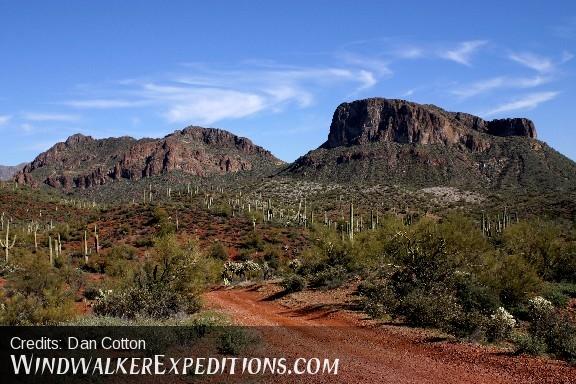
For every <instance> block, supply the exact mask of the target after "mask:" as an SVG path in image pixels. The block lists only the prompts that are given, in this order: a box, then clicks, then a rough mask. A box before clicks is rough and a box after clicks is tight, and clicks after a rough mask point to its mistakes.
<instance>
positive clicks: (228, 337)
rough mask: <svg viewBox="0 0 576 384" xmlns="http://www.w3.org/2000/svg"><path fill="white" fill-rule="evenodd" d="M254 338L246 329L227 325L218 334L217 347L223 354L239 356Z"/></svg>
mask: <svg viewBox="0 0 576 384" xmlns="http://www.w3.org/2000/svg"><path fill="white" fill-rule="evenodd" d="M251 342H252V340H251V338H250V337H249V336H248V334H247V333H246V331H245V330H244V329H241V328H232V327H226V328H224V330H223V332H222V333H221V334H220V335H219V336H218V344H217V349H218V352H219V353H221V354H223V355H233V356H237V355H239V354H240V353H242V351H244V349H245V348H246V347H247V346H248V345H249V344H251Z"/></svg>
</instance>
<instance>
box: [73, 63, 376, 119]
mask: <svg viewBox="0 0 576 384" xmlns="http://www.w3.org/2000/svg"><path fill="white" fill-rule="evenodd" d="M251 65H252V66H251V67H248V68H240V69H238V68H236V69H218V68H213V67H212V68H209V67H207V66H203V65H201V64H193V65H189V66H188V67H189V68H188V70H187V71H183V72H181V73H179V74H172V75H169V76H164V78H158V79H156V80H153V81H151V80H150V79H146V80H138V79H130V80H126V81H120V82H118V84H117V88H115V89H109V90H105V91H101V93H100V94H99V95H98V96H97V97H95V98H86V99H77V100H67V101H65V102H63V104H65V105H67V106H70V107H74V108H85V109H111V108H139V107H144V106H146V107H154V108H157V109H159V113H160V115H161V116H163V117H164V118H165V119H166V120H167V121H169V122H178V123H180V122H181V123H199V124H212V123H214V122H217V121H220V120H224V119H237V118H244V117H247V116H251V115H254V114H256V113H259V112H262V111H270V112H277V111H280V110H282V109H283V108H284V107H285V106H287V105H290V104H292V105H295V106H297V107H299V108H306V107H308V106H310V105H312V104H313V103H314V100H315V97H316V94H317V93H319V92H322V91H326V90H330V89H332V88H336V87H339V86H343V85H347V86H352V87H353V88H354V89H355V91H356V92H360V91H362V90H365V89H368V88H371V87H373V86H374V85H376V84H377V83H378V81H379V79H380V78H381V77H382V76H383V73H384V72H385V71H384V70H383V68H380V70H379V71H377V70H376V69H371V68H369V67H370V66H371V65H376V64H375V63H371V64H369V65H367V66H365V67H364V68H362V67H360V66H359V65H358V66H349V67H321V68H313V67H312V68H310V67H291V66H281V65H275V64H272V63H267V64H266V65H265V66H262V65H259V64H251Z"/></svg>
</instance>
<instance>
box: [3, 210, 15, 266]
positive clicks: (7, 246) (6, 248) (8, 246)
mask: <svg viewBox="0 0 576 384" xmlns="http://www.w3.org/2000/svg"><path fill="white" fill-rule="evenodd" d="M14 244H16V235H14V238H13V239H12V244H10V220H7V222H6V240H4V241H2V240H0V246H2V248H4V251H5V252H6V262H8V258H9V257H10V249H12V248H14Z"/></svg>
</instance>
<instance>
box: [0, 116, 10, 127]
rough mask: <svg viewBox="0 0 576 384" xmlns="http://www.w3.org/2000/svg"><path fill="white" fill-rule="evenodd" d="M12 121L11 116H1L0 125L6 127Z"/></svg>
mask: <svg viewBox="0 0 576 384" xmlns="http://www.w3.org/2000/svg"><path fill="white" fill-rule="evenodd" d="M10 119H12V116H10V115H0V125H4V124H6V123H7V122H9V121H10Z"/></svg>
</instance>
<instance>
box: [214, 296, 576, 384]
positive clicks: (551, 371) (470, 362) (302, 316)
mask: <svg viewBox="0 0 576 384" xmlns="http://www.w3.org/2000/svg"><path fill="white" fill-rule="evenodd" d="M264 290H266V291H267V293H263V292H259V289H258V288H243V289H226V290H224V289H220V290H215V291H212V292H209V293H207V294H206V295H205V301H206V304H207V305H208V307H210V308H213V309H219V310H222V311H224V312H226V313H228V314H229V315H230V316H231V317H232V319H233V321H234V322H235V324H239V325H246V326H274V327H269V329H270V331H269V332H267V331H266V329H267V328H264V331H263V333H264V335H263V337H264V340H265V342H266V344H267V345H268V346H271V347H272V349H274V350H278V351H281V352H282V353H283V354H284V355H285V356H289V357H293V356H305V357H306V356H308V357H312V356H317V357H320V358H336V357H337V358H340V372H339V374H338V375H337V376H306V378H305V379H304V378H301V379H300V380H301V382H307V383H312V382H313V383H322V382H326V383H328V382H329V383H394V384H402V383H430V384H432V383H434V384H437V383H534V384H536V383H538V384H540V383H563V384H567V383H576V368H574V367H570V366H569V365H568V364H566V363H562V362H558V361H554V360H548V359H544V358H532V357H526V356H512V355H510V354H509V353H507V352H505V351H503V350H502V349H496V348H490V347H484V346H480V345H474V344H464V343H457V342H450V341H447V339H445V338H441V337H433V333H432V332H429V331H424V330H418V329H412V328H407V327H400V326H394V325H378V324H375V323H374V322H370V321H366V320H363V319H362V318H361V316H360V315H359V314H358V313H352V312H350V311H346V310H343V309H342V308H341V307H338V306H335V305H333V304H328V305H322V304H310V303H305V302H304V301H303V300H298V301H296V300H283V302H284V303H289V306H287V305H286V304H284V305H282V304H280V303H279V302H278V301H274V300H270V289H269V288H264ZM319 296H321V294H320V295H319V294H317V293H314V294H313V297H314V299H313V300H317V299H318V297H319ZM299 297H300V298H302V297H305V296H299ZM316 303H318V302H317V301H316ZM286 327H289V328H286ZM292 327H295V328H292ZM310 327H314V328H312V329H311V328H310ZM279 329H284V331H279ZM288 378H289V377H286V376H285V377H280V378H276V379H275V380H273V381H274V382H282V380H287V379H288ZM290 378H291V379H292V380H290V381H287V382H295V381H294V376H291V377H290ZM271 382H272V381H271Z"/></svg>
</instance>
